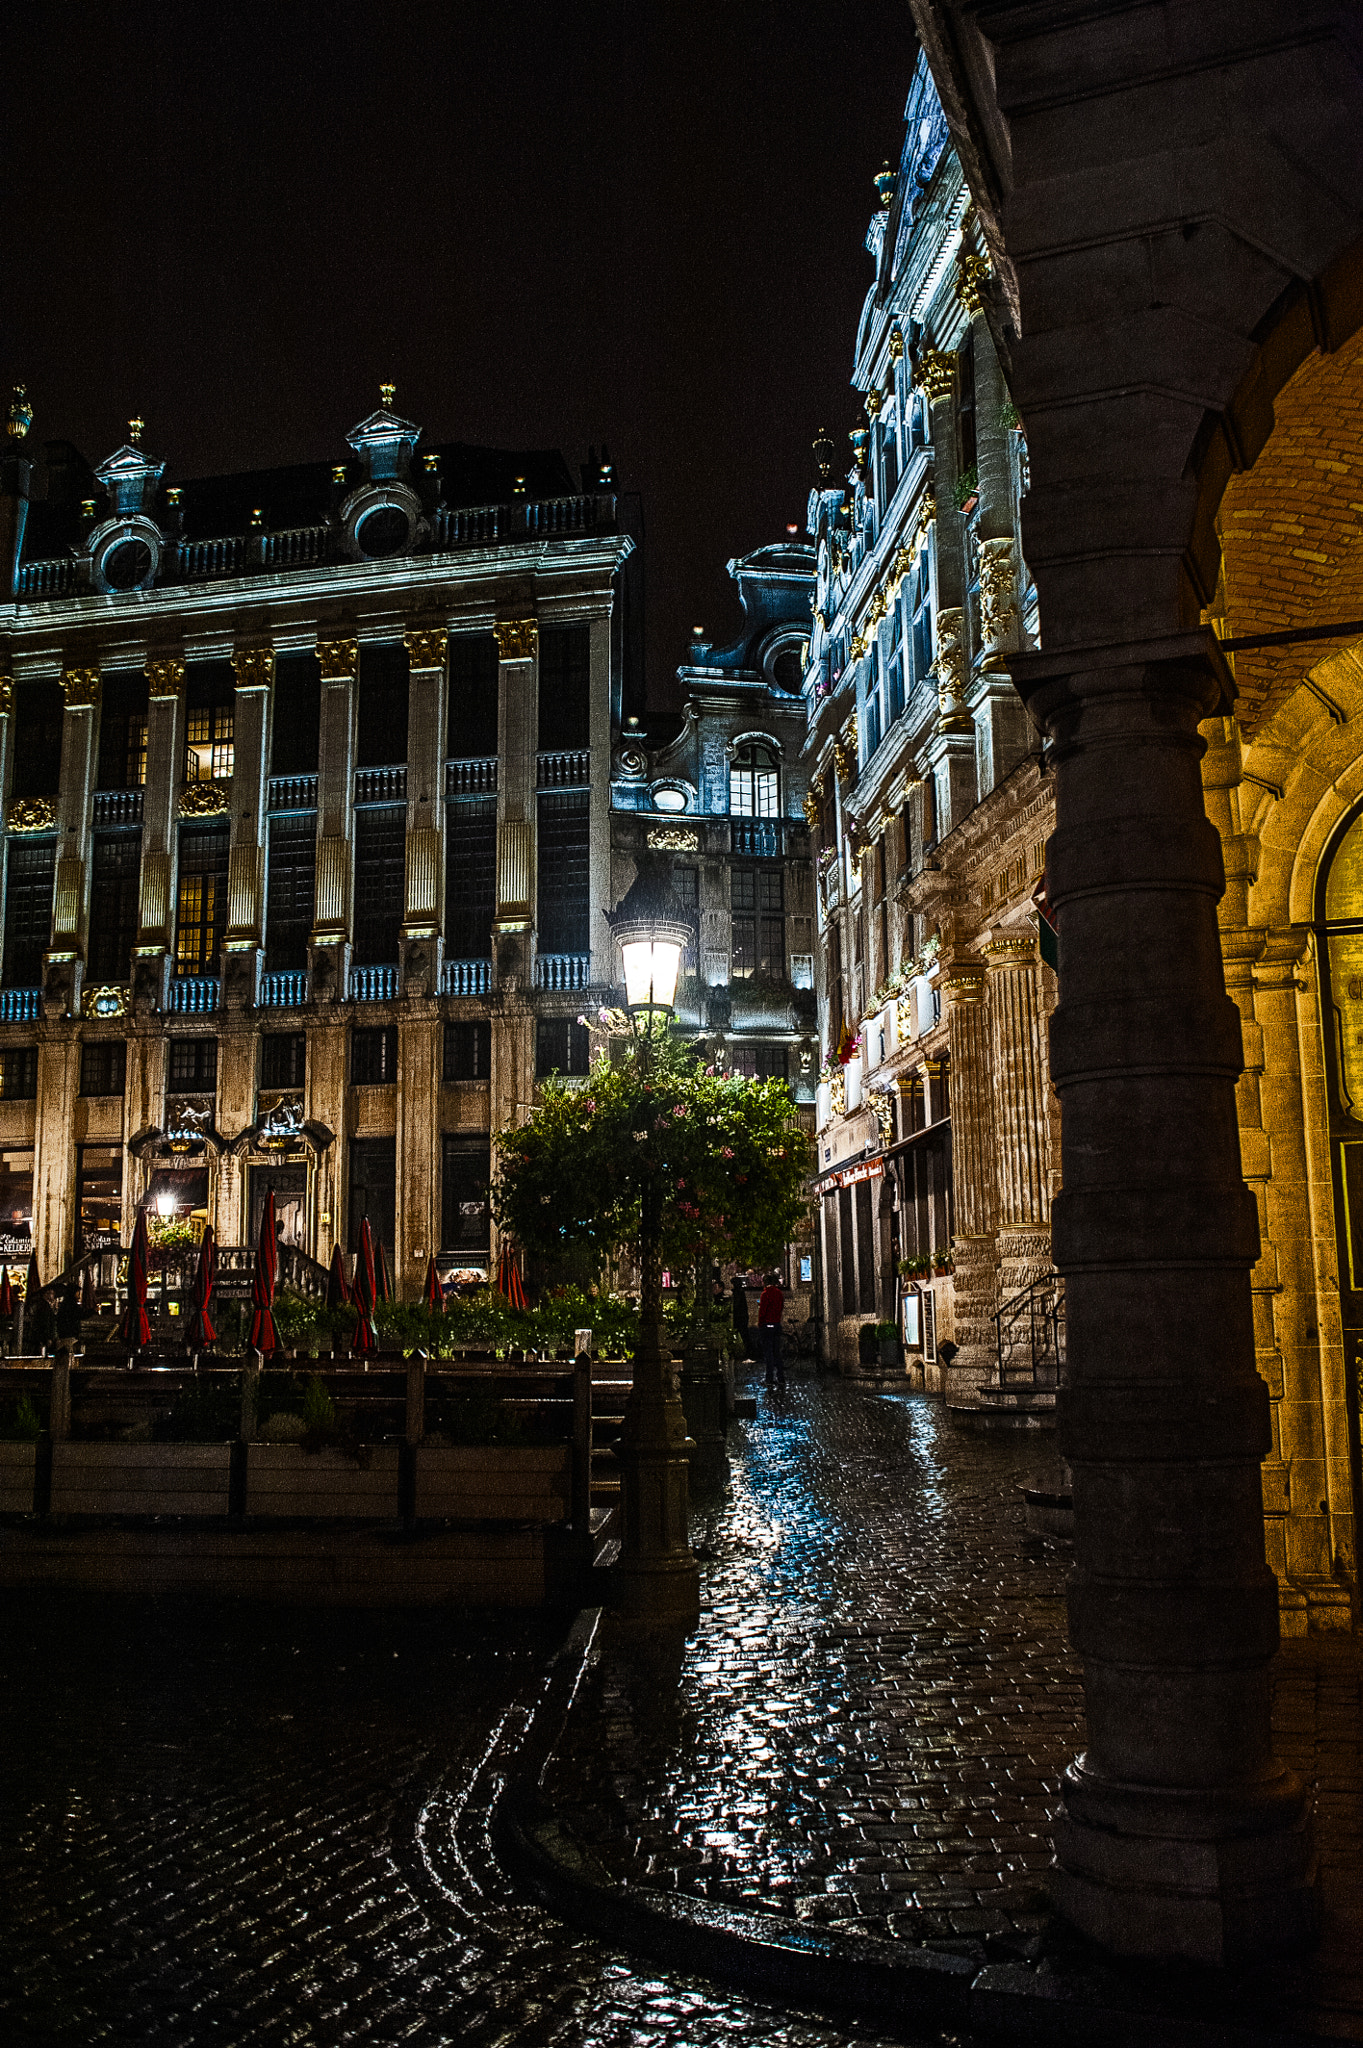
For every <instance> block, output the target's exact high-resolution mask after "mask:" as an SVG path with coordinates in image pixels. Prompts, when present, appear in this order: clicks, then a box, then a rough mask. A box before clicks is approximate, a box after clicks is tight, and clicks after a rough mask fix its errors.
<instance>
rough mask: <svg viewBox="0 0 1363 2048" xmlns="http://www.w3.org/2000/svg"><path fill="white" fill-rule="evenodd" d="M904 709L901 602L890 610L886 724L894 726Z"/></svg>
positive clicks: (886, 679) (886, 660) (886, 672)
mask: <svg viewBox="0 0 1363 2048" xmlns="http://www.w3.org/2000/svg"><path fill="white" fill-rule="evenodd" d="M903 709H904V614H903V611H902V610H901V609H900V606H899V602H898V600H897V599H896V601H895V603H894V604H893V605H892V606H891V608H890V644H889V648H888V650H887V652H886V655H885V724H886V728H887V730H888V728H889V727H890V726H892V725H893V724H894V722H895V720H896V719H897V718H898V716H899V714H900V712H901V711H902V710H903Z"/></svg>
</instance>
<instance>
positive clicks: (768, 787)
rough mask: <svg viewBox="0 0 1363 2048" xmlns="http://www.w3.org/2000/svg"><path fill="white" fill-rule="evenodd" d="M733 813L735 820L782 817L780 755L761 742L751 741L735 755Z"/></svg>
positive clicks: (731, 783)
mask: <svg viewBox="0 0 1363 2048" xmlns="http://www.w3.org/2000/svg"><path fill="white" fill-rule="evenodd" d="M729 811H730V815H731V816H733V817H735V818H779V817H780V815H781V791H780V778H779V775H778V773H777V767H776V756H775V755H774V754H773V752H772V750H771V748H770V747H765V746H763V745H762V744H761V742H760V741H758V740H749V741H748V743H747V745H746V746H742V747H739V748H738V749H737V750H736V751H735V753H734V757H733V761H732V763H731V764H730V768H729Z"/></svg>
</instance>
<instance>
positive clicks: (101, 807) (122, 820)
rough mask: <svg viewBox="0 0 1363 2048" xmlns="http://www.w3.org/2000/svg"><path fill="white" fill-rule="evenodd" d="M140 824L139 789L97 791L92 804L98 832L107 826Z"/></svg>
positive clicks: (140, 800) (140, 805) (140, 794)
mask: <svg viewBox="0 0 1363 2048" xmlns="http://www.w3.org/2000/svg"><path fill="white" fill-rule="evenodd" d="M141 823H142V791H141V790H140V789H97V790H96V791H95V802H94V824H95V830H96V831H98V830H99V829H100V828H101V827H102V826H107V825H140V824H141Z"/></svg>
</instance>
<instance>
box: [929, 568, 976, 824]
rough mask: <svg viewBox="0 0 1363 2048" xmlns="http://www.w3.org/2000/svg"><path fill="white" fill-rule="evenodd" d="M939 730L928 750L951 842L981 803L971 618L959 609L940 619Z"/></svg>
mask: <svg viewBox="0 0 1363 2048" xmlns="http://www.w3.org/2000/svg"><path fill="white" fill-rule="evenodd" d="M936 630H937V658H936V660H935V661H934V662H933V670H934V672H935V674H936V677H937V704H938V712H937V729H936V731H935V732H934V734H933V735H932V737H931V739H930V740H929V741H928V744H927V747H926V749H925V754H926V760H927V768H928V772H929V774H930V775H931V776H932V777H933V780H934V783H935V785H936V790H935V794H936V810H937V838H938V840H939V841H941V840H943V839H945V838H946V836H947V834H948V832H950V830H951V828H952V826H953V825H959V824H960V822H961V819H962V818H963V817H964V816H965V815H966V813H967V811H973V810H974V808H975V804H976V800H977V785H976V773H975V722H974V719H973V718H972V716H971V713H970V706H969V704H968V703H967V701H966V699H967V681H966V651H965V613H964V611H963V610H962V609H961V608H960V606H959V605H953V606H950V607H948V609H947V610H945V611H939V612H938V614H937V619H936Z"/></svg>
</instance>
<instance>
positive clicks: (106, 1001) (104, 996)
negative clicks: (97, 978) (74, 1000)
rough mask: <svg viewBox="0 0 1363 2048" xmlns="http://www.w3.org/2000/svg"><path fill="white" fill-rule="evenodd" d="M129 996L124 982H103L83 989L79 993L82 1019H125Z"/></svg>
mask: <svg viewBox="0 0 1363 2048" xmlns="http://www.w3.org/2000/svg"><path fill="white" fill-rule="evenodd" d="M130 994H131V991H130V990H129V987H128V984H127V982H126V981H114V982H103V983H99V984H96V985H94V986H91V987H87V988H85V989H84V990H83V991H82V993H81V999H80V1007H81V1015H82V1016H84V1017H126V1016H127V1014H128V1009H129V1002H130Z"/></svg>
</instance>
